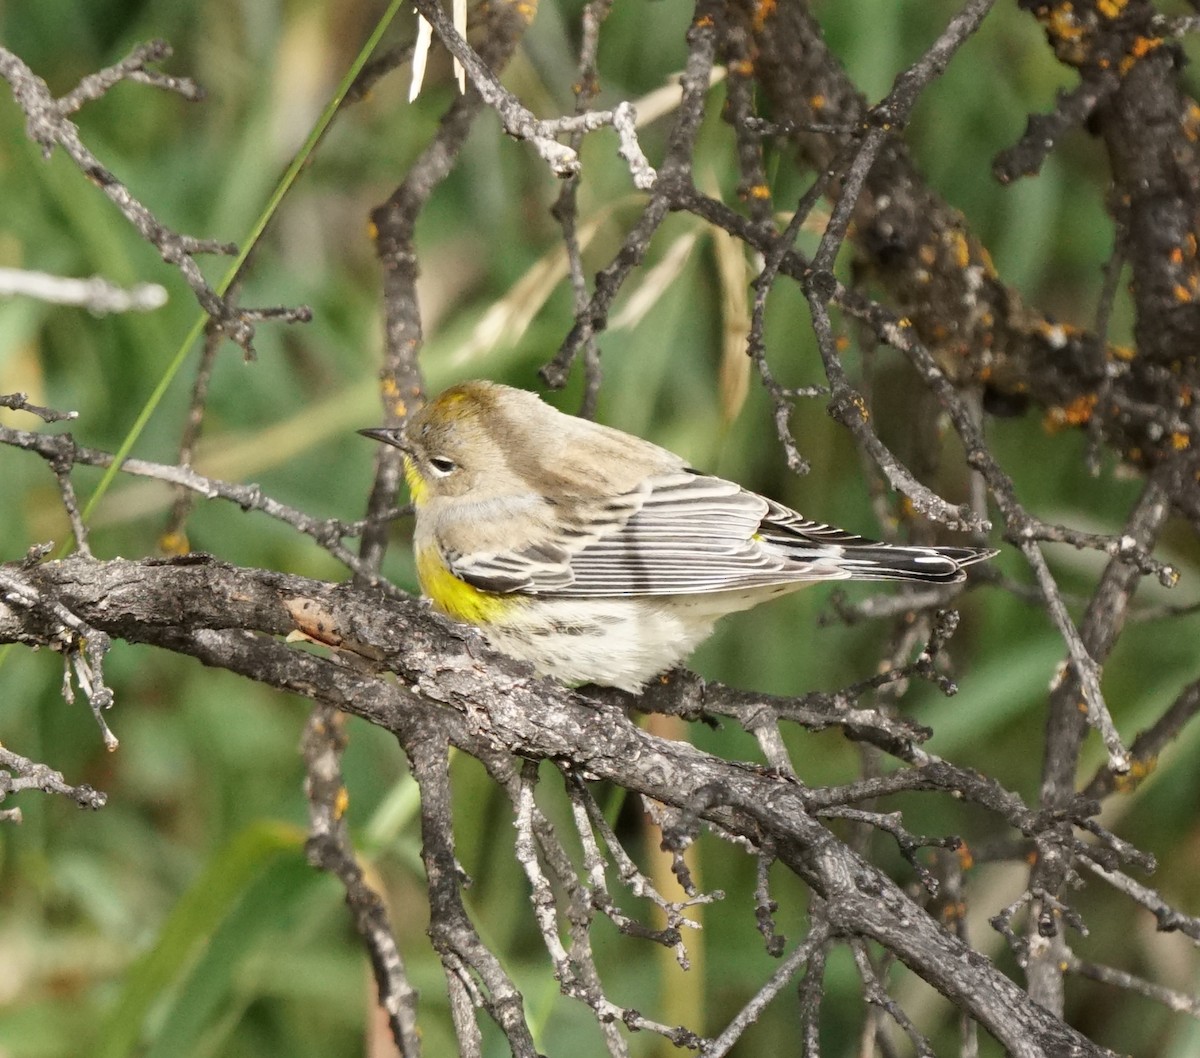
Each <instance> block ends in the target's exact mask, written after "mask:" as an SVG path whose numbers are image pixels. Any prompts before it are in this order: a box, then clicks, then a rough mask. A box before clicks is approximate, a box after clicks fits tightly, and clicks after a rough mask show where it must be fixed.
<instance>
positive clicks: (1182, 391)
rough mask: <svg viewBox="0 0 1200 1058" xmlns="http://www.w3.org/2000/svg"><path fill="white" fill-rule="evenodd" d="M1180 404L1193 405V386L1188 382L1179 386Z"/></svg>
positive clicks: (1183, 405)
mask: <svg viewBox="0 0 1200 1058" xmlns="http://www.w3.org/2000/svg"><path fill="white" fill-rule="evenodd" d="M1179 406H1180V407H1181V408H1190V407H1191V406H1192V387H1191V386H1189V385H1188V384H1187V383H1186V382H1185V383H1183V385H1181V386H1180V387H1179Z"/></svg>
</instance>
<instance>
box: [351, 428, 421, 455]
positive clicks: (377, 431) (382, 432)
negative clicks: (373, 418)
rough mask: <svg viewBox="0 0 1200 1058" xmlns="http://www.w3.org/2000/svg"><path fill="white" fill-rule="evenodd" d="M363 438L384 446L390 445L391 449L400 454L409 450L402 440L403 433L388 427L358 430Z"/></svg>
mask: <svg viewBox="0 0 1200 1058" xmlns="http://www.w3.org/2000/svg"><path fill="white" fill-rule="evenodd" d="M358 432H359V433H360V434H362V435H363V437H369V438H371V440H372V441H382V442H383V443H384V444H385V445H391V446H392V447H393V448H399V449H400V451H402V452H407V451H408V450H409V448H408V443H407V442H406V441H405V440H404V431H403V430H399V429H393V428H392V427H390V426H372V427H371V428H370V429H367V430H359V431H358Z"/></svg>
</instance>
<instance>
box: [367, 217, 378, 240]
mask: <svg viewBox="0 0 1200 1058" xmlns="http://www.w3.org/2000/svg"><path fill="white" fill-rule="evenodd" d="M367 238H369V239H370V240H371V241H372V242H374V241H375V240H376V239H378V238H379V226H378V225H377V224H376V223H375V222H374V221H373V220H369V221H367Z"/></svg>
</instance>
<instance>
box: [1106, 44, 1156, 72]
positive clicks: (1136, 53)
mask: <svg viewBox="0 0 1200 1058" xmlns="http://www.w3.org/2000/svg"><path fill="white" fill-rule="evenodd" d="M1161 47H1162V37H1138V38H1137V39H1136V40H1135V41H1134V42H1133V47H1131V48H1130V49H1129V54H1128V55H1126V56H1125V58H1123V59H1122V60H1121V63H1120V65H1119V66H1118V67H1117V69H1118V71H1119V72H1120V74H1121V76H1122V77H1124V76H1125V74H1127V73H1129V71H1130V70H1132V69H1133V67H1134V66H1135V65H1136V64H1137V63H1138V62H1139V61H1140V60H1141V59H1144V58H1145V57H1146V56H1147V55H1149V54H1150V53H1151V52H1152V51H1157V50H1158V49H1159V48H1161Z"/></svg>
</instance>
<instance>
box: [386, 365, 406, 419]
mask: <svg viewBox="0 0 1200 1058" xmlns="http://www.w3.org/2000/svg"><path fill="white" fill-rule="evenodd" d="M379 393H380V395H382V396H383V402H384V404H385V405H386V408H388V410H389V411H390V413H391V414H392V415H395V416H396V417H397V419H403V417H404V416H406V415H407V414H408V405H407V404H406V403H404V398H403V396H402V395H401V392H400V386H397V385H396V379H394V378H391V375H385V377H384V378H380V379H379Z"/></svg>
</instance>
